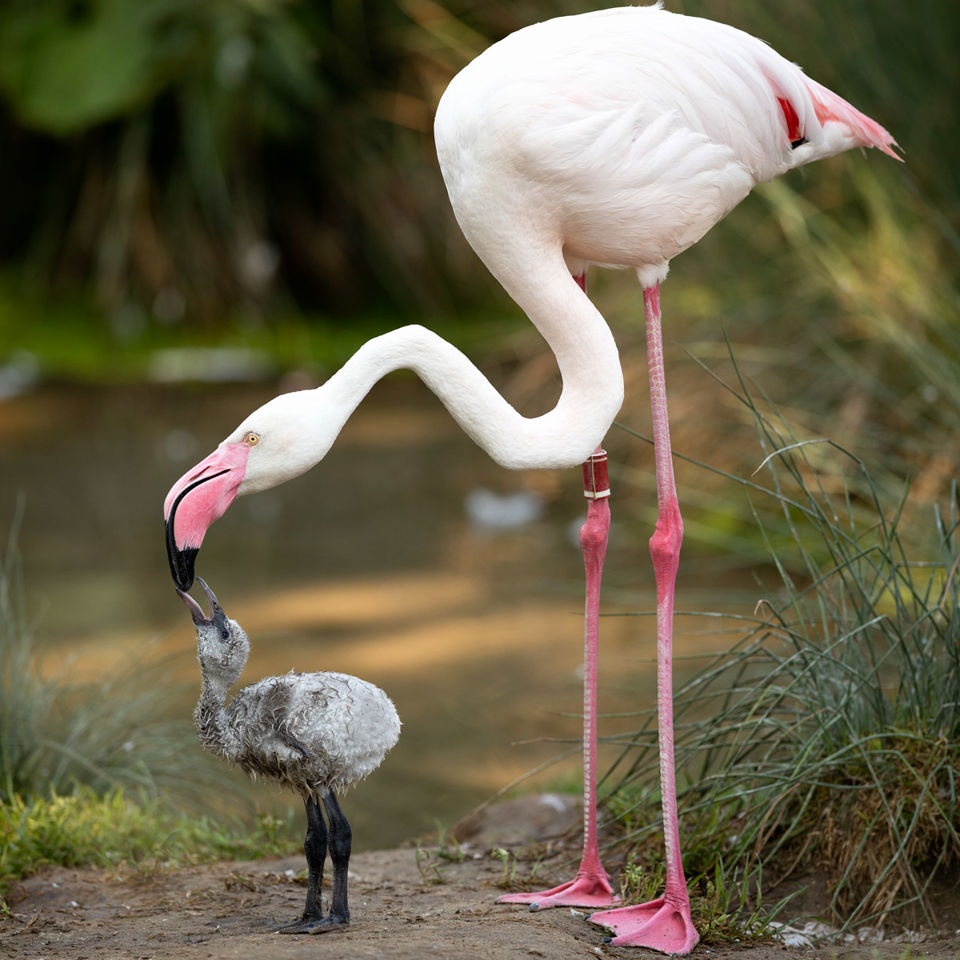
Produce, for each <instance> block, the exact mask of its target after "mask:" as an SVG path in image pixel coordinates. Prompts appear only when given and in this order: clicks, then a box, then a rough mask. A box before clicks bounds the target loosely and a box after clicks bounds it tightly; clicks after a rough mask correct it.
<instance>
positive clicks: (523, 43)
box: [165, 6, 894, 953]
mask: <svg viewBox="0 0 960 960" xmlns="http://www.w3.org/2000/svg"><path fill="white" fill-rule="evenodd" d="M435 135H436V142H437V153H438V156H439V159H440V165H441V169H442V172H443V177H444V180H445V182H446V185H447V189H448V192H449V194H450V199H451V203H452V204H453V208H454V211H455V213H456V216H457V219H458V221H459V223H460V225H461V227H462V229H463V231H464V233H465V235H466V237H467V239H468V240H469V242H470V244H471V245H472V246H473V248H474V249H475V250H476V251H477V253H478V254H479V255H480V257H481V258H482V259H483V261H484V263H486V265H487V266H488V267H489V269H490V270H491V272H492V273H493V274H494V275H495V276H496V277H497V279H498V280H499V281H500V282H501V284H503V286H504V288H505V289H506V290H507V292H508V293H509V294H510V295H511V296H512V297H513V299H514V300H515V301H516V302H517V303H518V304H519V305H520V306H521V307H522V308H523V309H524V311H525V312H526V313H527V315H528V317H529V318H530V320H531V321H532V322H533V323H534V324H535V325H536V326H537V328H538V330H539V331H540V332H541V334H542V335H543V337H544V339H545V340H546V341H547V343H548V344H549V345H550V348H551V349H552V350H553V352H554V354H555V356H556V358H557V363H558V365H559V368H560V372H561V375H562V378H563V390H562V394H561V397H560V399H559V401H558V403H557V405H556V407H554V409H553V410H551V411H550V412H548V413H546V414H544V415H542V416H540V417H534V418H527V417H523V416H522V415H521V414H519V413H518V412H517V411H516V410H515V409H514V408H513V407H511V406H510V405H509V404H508V403H507V402H506V401H505V400H504V399H503V398H502V397H501V396H500V394H499V393H497V391H496V390H495V389H494V388H493V387H492V385H491V384H490V383H489V381H487V380H486V379H485V378H484V377H483V376H482V374H480V373H479V371H478V370H477V369H476V368H475V367H474V366H473V365H472V364H471V363H470V362H469V361H468V360H467V359H466V357H464V356H463V355H462V354H461V353H460V352H459V351H457V350H456V349H455V348H454V347H452V346H451V345H450V344H448V343H446V342H445V341H443V340H441V339H440V338H438V337H436V336H435V335H434V334H432V333H430V332H429V331H427V330H425V329H423V328H422V327H404V328H401V329H399V330H395V331H393V332H392V333H388V334H385V335H384V336H382V337H377V338H376V339H374V340H371V341H369V342H368V343H366V344H365V345H364V346H363V347H362V348H361V349H360V350H359V351H357V353H356V354H355V355H354V356H353V357H352V358H351V359H350V360H349V361H348V362H347V364H345V366H344V367H343V368H342V369H341V370H340V371H338V373H336V374H335V375H334V376H333V377H331V379H330V380H329V381H328V382H327V383H326V384H324V385H323V386H322V387H319V388H318V389H317V390H314V391H306V392H303V393H299V394H288V395H286V396H282V397H278V398H276V399H275V400H273V401H271V402H270V403H268V404H265V405H264V406H263V407H261V408H260V409H259V410H257V411H255V412H254V413H253V414H251V415H250V416H249V417H248V418H247V419H246V420H245V421H244V422H243V423H242V424H241V425H240V427H238V428H237V430H236V431H234V433H233V434H231V435H230V436H229V437H228V438H227V439H226V440H225V441H224V442H223V443H222V444H221V445H220V447H219V448H218V449H217V451H215V452H214V453H213V454H211V456H210V457H208V458H207V459H206V460H204V461H202V462H201V463H200V464H198V465H197V467H195V468H193V469H192V470H191V471H188V473H187V474H185V475H184V476H183V477H182V478H181V480H180V481H178V482H177V484H175V485H174V487H173V489H172V490H171V491H170V494H169V495H168V498H167V502H166V505H165V509H166V516H167V530H168V547H169V549H170V558H171V569H172V571H173V572H174V577H175V579H176V580H177V581H178V584H179V585H180V586H181V587H183V588H187V587H189V583H190V582H192V577H193V573H192V569H193V559H194V557H195V554H196V551H197V549H198V548H199V546H200V543H201V541H202V539H203V535H204V533H205V532H206V529H207V527H208V526H209V524H210V523H212V522H213V520H215V519H216V518H217V517H218V516H220V514H221V513H222V512H223V511H224V510H225V509H226V507H227V506H228V505H229V503H230V502H231V501H232V499H233V497H234V496H235V495H236V494H237V493H247V492H254V491H256V490H262V489H265V488H267V487H270V486H273V485H274V484H276V483H279V482H282V481H283V480H286V479H289V478H290V477H292V476H296V475H297V474H299V473H301V472H303V471H304V470H306V469H308V468H309V467H310V466H312V465H313V464H314V463H316V462H317V461H318V460H319V459H321V458H322V457H323V456H324V454H325V453H326V452H327V450H328V449H329V447H330V445H331V444H332V442H333V440H334V439H335V437H336V435H337V433H338V432H339V430H340V428H341V427H342V425H343V423H344V422H345V420H346V419H347V417H349V415H350V414H351V413H352V411H353V409H354V408H355V407H356V405H357V404H358V403H359V402H360V400H361V399H362V397H363V396H364V395H365V394H366V392H367V391H368V390H369V389H370V387H371V386H372V384H373V383H374V382H375V381H376V380H377V379H379V378H380V377H382V376H383V375H384V374H385V373H387V372H389V371H390V370H394V369H397V368H398V367H408V368H410V369H413V370H414V371H416V372H417V373H418V374H419V375H420V376H421V377H422V378H423V380H424V381H425V382H426V383H427V385H428V386H429V387H430V388H431V389H432V390H433V391H434V392H435V393H437V394H438V395H439V396H440V398H441V399H442V400H443V402H444V404H445V405H446V406H447V408H448V410H449V411H450V412H451V414H452V415H453V416H454V417H455V418H456V420H457V422H458V423H459V424H460V425H461V426H462V427H463V429H464V430H466V432H467V433H468V434H469V435H470V436H471V437H472V438H473V439H474V440H476V442H477V443H478V444H480V446H481V447H483V449H484V450H486V451H487V452H488V453H489V454H490V455H491V456H492V457H493V458H494V459H495V460H497V462H499V463H501V464H503V465H504V466H506V467H511V468H531V467H532V468H544V467H561V466H573V465H575V464H577V463H580V462H583V461H584V460H586V459H587V458H588V457H589V456H590V454H591V452H592V451H593V450H594V449H595V448H596V447H597V445H598V444H599V443H600V442H601V441H602V439H603V436H604V434H605V433H606V431H607V429H608V428H609V426H610V424H611V422H612V420H613V418H614V416H615V415H616V413H617V411H618V410H619V408H620V405H621V403H622V399H623V379H622V374H621V370H620V362H619V356H618V353H617V348H616V345H615V343H614V340H613V336H612V334H611V332H610V330H609V328H608V327H607V324H606V322H605V321H604V319H603V317H602V316H601V315H600V313H599V312H598V311H597V310H596V308H595V307H594V306H593V305H592V304H591V302H590V300H589V299H588V297H587V296H586V294H585V289H584V285H585V282H584V272H585V270H586V267H587V266H588V265H591V264H598V265H604V266H620V267H629V268H632V269H634V270H635V271H636V273H637V276H638V278H639V280H640V282H641V284H642V285H643V288H644V305H645V315H646V320H647V343H648V363H649V367H650V386H651V402H652V405H653V432H654V441H655V458H656V469H657V489H658V500H659V517H658V522H657V530H656V533H655V534H654V537H653V538H652V540H651V554H652V557H653V561H654V568H655V572H656V578H657V592H658V649H659V659H660V669H659V671H658V676H659V685H658V697H659V708H660V720H661V773H662V778H663V797H664V829H665V834H666V839H667V890H666V895H665V898H663V899H662V900H660V901H656V902H655V903H653V904H647V905H643V906H640V907H628V908H622V909H620V910H615V911H609V912H607V913H603V914H598V915H596V919H597V921H598V922H600V923H603V924H605V925H608V926H611V927H613V928H614V929H615V930H616V931H617V933H618V936H617V937H616V938H615V939H614V943H618V944H619V943H629V944H642V945H646V946H653V947H656V948H657V949H662V950H665V951H666V952H675V953H687V952H689V950H690V949H692V947H693V946H694V944H695V943H696V941H697V934H696V931H695V930H694V929H693V925H692V923H691V921H690V912H689V904H688V898H687V891H686V885H685V882H684V879H683V872H682V866H681V862H680V850H679V833H678V828H677V818H676V802H675V790H674V786H673V746H672V702H671V692H670V647H671V637H672V634H671V630H672V612H673V591H674V580H675V575H676V569H677V563H678V557H679V549H680V541H681V539H682V524H681V520H680V512H679V507H678V505H677V499H676V491H675V487H674V483H673V471H672V463H671V456H670V441H669V428H668V422H667V411H666V393H665V387H664V379H663V359H662V342H661V333H660V308H659V284H660V282H662V281H663V279H664V278H665V276H666V274H667V269H668V263H669V261H670V259H671V258H672V257H674V256H675V255H676V254H678V253H680V252H681V251H683V250H685V249H686V248H687V247H689V246H690V245H691V244H693V243H695V242H696V241H697V240H698V239H699V238H700V237H701V236H703V234H704V233H706V231H707V230H709V229H710V227H711V226H713V224H715V223H716V222H717V221H718V220H720V219H721V218H722V217H723V216H725V215H726V214H727V213H728V212H729V211H730V210H731V209H732V208H733V207H734V206H735V205H736V204H737V203H738V202H739V201H740V200H742V199H743V197H745V196H746V195H747V193H748V192H749V191H750V190H751V188H752V187H753V186H754V185H755V184H757V183H759V182H761V181H763V180H768V179H770V178H772V177H774V176H776V175H778V174H780V173H783V172H785V171H786V170H789V169H791V168H792V167H796V166H799V165H801V164H803V163H807V162H809V161H811V160H815V159H819V158H821V157H827V156H831V155H833V154H836V153H839V152H840V151H842V150H845V149H848V148H850V147H854V146H875V147H879V148H880V149H881V150H883V151H884V152H886V153H889V154H891V155H894V154H893V153H892V150H891V149H890V145H891V144H892V143H893V142H894V141H893V139H892V138H891V137H890V135H889V134H888V133H887V132H886V131H885V130H884V129H883V128H882V127H880V126H879V125H878V124H876V123H875V122H874V121H872V120H870V119H869V118H868V117H866V116H864V115H863V114H862V113H860V112H859V111H857V110H855V109H854V108H853V107H852V106H850V105H849V104H848V103H846V101H844V100H842V99H841V98H840V97H838V96H837V95H836V94H834V93H831V92H830V91H829V90H827V89H826V88H825V87H822V86H821V85H820V84H818V83H816V82H815V81H813V80H811V79H809V78H808V77H806V76H805V75H804V74H803V72H802V71H801V70H800V68H799V67H797V66H795V65H793V64H791V63H789V62H788V61H786V60H784V59H783V58H782V57H780V56H779V55H778V54H777V53H776V52H775V51H773V50H772V49H771V48H770V47H768V46H767V45H766V44H764V43H763V42H761V41H760V40H757V39H755V38H753V37H751V36H749V35H748V34H745V33H742V32H741V31H738V30H736V29H734V28H732V27H728V26H725V25H722V24H718V23H714V22H712V21H708V20H701V19H697V18H691V17H684V16H680V15H677V14H671V13H668V12H666V11H663V10H661V9H660V8H659V6H652V7H624V8H617V9H611V10H604V11H598V12H596V13H588V14H582V15H580V16H576V17H564V18H559V19H556V20H551V21H547V22H546V23H542V24H537V25H535V26H532V27H528V28H526V29H524V30H520V31H518V32H517V33H515V34H512V35H511V36H509V37H507V38H506V39H505V40H503V41H501V42H500V43H498V44H495V45H494V46H493V47H491V48H490V49H489V50H487V51H486V52H485V53H483V54H481V56H479V57H478V58H477V59H476V60H474V61H473V62H472V63H471V64H469V65H468V66H467V67H466V68H465V69H464V70H463V71H462V72H461V73H460V74H458V75H457V76H456V77H455V78H454V80H453V81H452V82H451V84H450V86H449V88H448V90H447V92H446V93H445V94H444V96H443V98H442V100H441V102H440V105H439V107H438V110H437V117H436V126H435ZM598 517H599V514H597V513H596V511H592V512H591V522H590V526H591V530H594V531H595V530H597V529H600V528H601V527H602V526H603V524H602V522H601V521H602V518H600V519H598ZM603 536H604V544H603V545H604V546H605V533H604V535H603ZM591 537H592V534H591V535H590V536H588V537H587V539H588V540H590V539H591ZM592 550H593V548H592V547H591V548H590V551H592ZM587 552H589V551H588V550H587V548H586V547H585V553H587ZM595 560H596V558H595V557H594V558H593V559H590V558H588V598H589V596H590V595H591V590H593V596H594V598H595V594H596V591H597V590H598V589H599V570H600V568H599V565H598V564H597V563H596V562H595ZM591 570H592V572H591ZM588 612H589V611H588ZM588 619H589V617H588ZM587 640H588V644H587V646H588V653H589V651H590V648H591V644H593V645H594V654H595V640H596V636H595V631H592V630H591V629H590V628H589V626H588V637H587ZM586 695H587V698H588V699H592V691H590V690H589V689H588V690H587V691H586ZM591 735H592V734H591ZM592 750H593V747H592V744H591V743H590V742H589V738H588V742H587V757H586V760H587V766H588V768H589V766H590V765H591V764H592V762H593V754H592ZM587 800H588V817H587V825H588V830H587V834H588V836H589V834H590V829H589V828H590V821H591V818H592V817H593V816H594V809H593V802H594V801H593V797H592V795H591V796H588V798H587ZM589 845H592V846H593V849H592V850H588V849H586V848H585V856H584V865H583V866H582V869H581V873H580V874H579V875H578V878H577V880H576V881H575V882H574V883H573V884H572V885H564V888H563V889H558V890H553V891H545V892H544V894H537V895H535V897H541V898H543V899H542V900H541V905H549V904H552V903H568V902H586V903H588V904H596V903H598V900H597V899H596V897H598V896H599V898H600V900H601V901H603V903H604V904H609V903H612V902H613V900H614V898H613V897H612V893H611V892H610V891H609V885H608V884H607V880H606V877H605V875H603V871H602V868H600V867H599V858H598V857H597V856H596V850H595V836H594V838H593V839H592V840H590V844H589ZM588 861H589V863H588ZM604 885H606V889H605V890H604V889H602V888H604ZM588 888H589V889H588ZM598 890H599V891H600V892H599V893H597V891H598ZM581 896H587V897H588V899H586V900H581V899H578V898H579V897H581ZM571 898H572V899H571ZM528 899H529V898H528ZM544 900H545V901H549V903H548V902H543V901H544Z"/></svg>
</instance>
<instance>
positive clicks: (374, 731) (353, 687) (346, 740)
mask: <svg viewBox="0 0 960 960" xmlns="http://www.w3.org/2000/svg"><path fill="white" fill-rule="evenodd" d="M200 583H201V585H202V586H203V589H204V591H205V592H206V594H207V598H208V599H209V601H210V615H209V616H207V614H205V613H204V611H203V608H202V607H201V606H200V605H199V604H198V603H197V602H196V601H195V600H194V599H193V598H192V597H191V596H190V595H189V594H188V593H184V592H182V591H181V592H180V596H181V597H182V598H183V601H184V603H186V605H187V608H188V609H189V610H190V615H191V617H192V618H193V622H194V625H195V626H196V629H197V659H198V660H199V661H200V670H201V673H202V675H203V686H202V689H201V694H200V701H199V702H198V704H197V709H196V712H195V714H194V719H195V721H196V725H197V733H198V734H199V735H200V742H201V743H202V744H203V746H204V747H205V748H206V749H207V750H210V751H211V752H213V753H216V754H217V755H219V756H221V757H223V758H224V759H225V760H229V761H231V762H233V763H235V764H237V766H239V767H240V768H241V769H243V770H244V771H245V772H246V773H248V774H249V775H250V776H251V777H253V778H254V779H257V778H261V777H262V778H265V779H269V780H275V781H276V782H277V783H279V784H281V785H282V786H286V787H289V788H291V789H293V790H295V791H296V792H297V793H299V794H300V796H301V797H302V798H303V801H304V805H305V807H306V810H307V837H306V841H305V842H304V852H305V853H306V856H307V866H308V872H309V875H308V878H307V899H306V904H305V906H304V911H303V915H302V916H301V917H300V919H299V920H297V921H295V922H294V923H291V924H288V925H287V926H285V927H281V928H280V932H281V933H324V932H326V931H327V930H330V929H333V928H335V927H339V926H342V925H344V924H346V923H348V922H349V920H350V910H349V908H348V905H347V868H348V864H349V862H350V847H351V840H352V831H351V829H350V824H349V822H348V821H347V818H346V817H345V816H344V814H343V811H342V810H341V809H340V804H339V801H338V800H337V793H338V792H340V791H341V790H343V789H344V788H345V787H348V786H350V785H351V784H354V783H357V782H358V781H359V780H362V779H363V778H364V777H366V776H368V775H369V774H370V773H372V772H373V771H374V770H376V768H377V767H379V766H380V763H381V761H382V760H383V758H384V756H385V755H386V753H387V751H389V750H390V749H391V748H392V747H393V745H394V744H395V743H396V742H397V739H398V738H399V736H400V719H399V717H398V716H397V711H396V708H395V707H394V705H393V702H392V701H391V700H390V698H389V697H388V696H387V695H386V694H385V693H384V692H383V691H382V690H381V689H380V688H379V687H375V686H374V685H373V684H372V683H368V682H367V681H366V680H361V679H360V678H359V677H351V676H349V675H348V674H344V673H288V674H286V675H285V676H282V677H266V678H264V679H263V680H258V681H257V682H256V683H253V684H251V685H250V686H248V687H244V688H243V689H242V690H240V691H238V692H237V693H236V694H235V695H234V696H233V698H232V699H231V700H230V703H229V704H227V703H226V698H227V693H228V691H229V690H230V688H231V687H232V686H233V685H234V684H235V683H236V682H237V680H239V679H240V674H241V673H242V672H243V668H244V665H245V664H246V662H247V657H248V655H249V653H250V643H249V641H248V639H247V635H246V633H245V632H244V630H243V628H242V627H241V626H240V624H239V623H237V621H236V620H231V619H229V618H228V617H227V615H226V614H225V613H224V612H223V608H222V607H221V606H220V603H219V602H218V600H217V598H216V596H215V595H214V593H213V591H212V590H211V589H210V588H209V587H208V586H207V585H206V584H205V583H204V582H203V581H202V580H201V581H200ZM321 804H322V805H323V807H324V809H325V810H326V811H327V818H328V820H329V822H330V828H329V831H328V830H327V827H326V825H325V824H324V822H323V815H322V814H321V813H320V805H321ZM328 849H329V852H330V858H331V860H332V861H333V900H332V904H331V907H330V913H329V914H328V915H327V916H324V915H323V909H322V903H321V884H322V880H323V866H324V861H325V860H326V856H327V851H328Z"/></svg>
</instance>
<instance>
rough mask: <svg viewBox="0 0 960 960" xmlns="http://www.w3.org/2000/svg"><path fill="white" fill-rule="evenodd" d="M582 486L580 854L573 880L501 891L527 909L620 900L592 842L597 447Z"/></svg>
mask: <svg viewBox="0 0 960 960" xmlns="http://www.w3.org/2000/svg"><path fill="white" fill-rule="evenodd" d="M583 489H584V495H585V496H586V497H588V498H589V499H590V502H589V504H588V506H587V521H586V523H584V525H583V526H582V527H581V528H580V548H581V549H582V550H583V564H584V569H585V571H586V579H587V598H586V604H585V615H584V653H583V661H584V676H583V855H582V857H581V859H580V869H579V870H578V871H577V875H576V877H574V879H573V880H570V881H568V882H567V883H563V884H561V885H560V886H559V887H553V888H552V889H550V890H541V891H539V892H537V893H510V894H507V895H506V896H503V897H500V900H499V902H500V903H528V904H530V909H531V910H542V909H545V908H546V907H562V906H569V907H609V906H612V905H613V904H615V903H619V902H620V898H619V897H617V896H615V895H614V893H613V889H612V888H611V886H610V880H609V878H608V877H607V873H606V871H605V870H604V869H603V864H602V863H601V862H600V850H599V846H598V843H597V697H596V693H597V641H598V634H599V621H600V580H601V577H602V575H603V560H604V557H605V556H606V553H607V536H608V533H609V530H610V503H609V499H608V498H609V496H610V484H609V481H608V479H607V455H606V453H604V451H603V450H600V449H599V448H598V449H597V452H596V453H595V454H594V455H593V456H592V457H591V458H590V459H589V460H588V461H587V462H586V463H585V464H584V465H583Z"/></svg>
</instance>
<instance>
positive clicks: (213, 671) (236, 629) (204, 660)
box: [177, 577, 250, 691]
mask: <svg viewBox="0 0 960 960" xmlns="http://www.w3.org/2000/svg"><path fill="white" fill-rule="evenodd" d="M197 580H198V582H199V583H200V586H201V587H203V592H204V593H205V594H206V595H207V600H209V601H210V613H209V615H208V614H206V613H204V611H203V607H201V606H200V604H199V603H197V601H196V600H194V599H193V597H191V596H190V594H189V593H187V592H186V591H184V590H179V589H178V590H177V593H178V594H179V595H180V599H181V600H183V602H184V603H185V604H186V606H187V609H188V610H189V611H190V616H191V618H192V619H193V625H194V627H196V630H197V658H198V659H199V661H200V667H201V669H202V670H203V673H204V675H205V676H207V677H208V678H209V679H211V680H213V681H215V682H219V683H220V684H223V685H224V691H226V690H229V689H230V687H232V686H233V685H234V684H235V683H236V682H237V680H239V679H240V674H241V673H243V668H244V666H245V665H246V662H247V657H248V656H249V655H250V641H249V640H248V639H247V634H246V633H245V632H244V629H243V627H241V626H240V624H239V623H237V621H236V620H231V619H230V618H229V617H228V616H227V615H226V613H225V612H224V610H223V607H221V606H220V601H219V600H217V595H216V594H215V593H214V592H213V591H212V590H211V589H210V588H209V587H208V586H207V585H206V583H205V582H204V580H203V577H197Z"/></svg>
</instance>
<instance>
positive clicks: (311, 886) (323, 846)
mask: <svg viewBox="0 0 960 960" xmlns="http://www.w3.org/2000/svg"><path fill="white" fill-rule="evenodd" d="M304 802H305V804H306V808H307V835H306V837H305V838H304V841H303V852H304V853H305V854H306V856H307V902H306V903H305V904H304V907H303V916H302V917H301V918H300V919H299V920H296V921H294V922H293V923H288V924H287V925H286V926H284V927H281V928H280V929H279V930H278V931H277V932H278V933H307V932H309V931H310V930H311V929H312V928H313V927H315V926H316V925H317V924H319V923H323V922H324V921H323V902H322V893H321V887H322V886H323V865H324V861H325V860H326V858H327V827H326V824H325V823H324V822H323V814H322V813H321V812H320V805H319V804H318V803H317V801H316V800H314V799H313V798H312V797H307V798H306V800H305V801H304Z"/></svg>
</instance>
